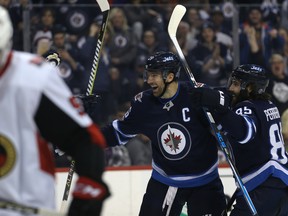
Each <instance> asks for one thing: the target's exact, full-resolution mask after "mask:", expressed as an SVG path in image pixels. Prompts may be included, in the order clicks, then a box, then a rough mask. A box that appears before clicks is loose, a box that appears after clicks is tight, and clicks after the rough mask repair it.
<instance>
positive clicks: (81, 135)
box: [0, 6, 109, 216]
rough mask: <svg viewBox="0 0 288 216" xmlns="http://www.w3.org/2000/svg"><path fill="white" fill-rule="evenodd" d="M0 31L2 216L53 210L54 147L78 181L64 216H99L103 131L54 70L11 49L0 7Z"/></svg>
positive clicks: (103, 186)
mask: <svg viewBox="0 0 288 216" xmlns="http://www.w3.org/2000/svg"><path fill="white" fill-rule="evenodd" d="M0 29H1V34H0V89H1V95H0V109H1V112H0V119H1V122H0V149H1V150H0V158H1V163H0V170H1V178H0V191H1V193H0V200H1V203H2V204H3V203H6V204H8V207H7V208H0V215H6V216H12V215H14V216H15V215H36V213H35V212H33V211H32V210H31V209H30V208H29V207H31V208H36V209H38V208H39V209H43V208H45V209H48V210H50V211H56V202H55V201H56V200H55V170H54V169H55V167H54V162H53V158H52V153H51V151H50V148H49V145H48V143H53V144H55V145H57V146H58V147H59V148H60V149H61V150H63V151H64V152H66V153H67V154H68V155H70V156H71V157H72V158H73V159H74V160H75V162H76V165H75V170H76V172H77V174H78V176H79V178H78V180H77V182H76V184H75V187H74V192H73V200H72V202H71V205H70V208H69V213H68V216H75V215H95V216H96V215H97V216H99V215H100V213H101V209H102V204H103V201H104V200H105V199H106V198H107V197H108V196H109V190H108V187H107V186H106V184H105V183H104V182H103V179H102V174H103V171H104V165H105V164H104V151H103V148H104V147H105V146H106V141H105V139H104V137H103V135H102V134H101V131H100V130H99V128H98V127H97V126H96V125H95V124H93V122H92V120H91V119H90V118H89V116H88V115H87V114H86V113H85V112H84V110H83V106H82V105H81V103H79V101H78V100H77V99H76V98H74V97H73V95H72V93H71V91H69V88H68V87H67V85H65V83H64V82H63V80H62V79H61V78H60V77H59V76H58V75H57V68H56V67H53V66H51V65H50V64H48V63H46V62H44V61H43V58H41V57H40V56H37V55H35V54H31V53H25V52H18V51H14V50H11V47H12V41H11V39H12V34H13V29H12V24H11V21H10V19H9V15H8V12H7V10H6V9H4V8H3V7H2V6H0ZM87 189H88V190H90V192H91V191H96V193H87ZM9 203H10V204H9ZM9 206H10V208H9ZM25 207H27V208H25ZM23 208H24V209H25V210H26V211H25V210H24V212H21V210H23ZM27 212H28V213H27ZM51 215H52V213H51Z"/></svg>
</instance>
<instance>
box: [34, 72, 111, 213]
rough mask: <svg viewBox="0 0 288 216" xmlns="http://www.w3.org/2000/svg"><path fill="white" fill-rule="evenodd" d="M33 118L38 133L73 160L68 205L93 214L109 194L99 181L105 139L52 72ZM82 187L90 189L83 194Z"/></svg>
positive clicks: (100, 180)
mask: <svg viewBox="0 0 288 216" xmlns="http://www.w3.org/2000/svg"><path fill="white" fill-rule="evenodd" d="M78 100H79V99H78ZM34 119H35V122H36V125H37V127H38V130H39V132H40V134H41V136H42V137H43V138H45V139H46V140H47V141H49V142H51V143H53V144H55V145H57V146H58V147H59V148H60V149H61V150H63V151H64V152H66V153H67V154H68V155H70V156H71V157H72V158H73V160H75V162H76V163H75V171H76V172H77V173H78V175H79V178H78V181H77V183H76V186H75V190H74V193H73V195H74V199H73V203H72V205H71V206H72V207H73V209H75V208H76V209H77V212H81V214H82V215H85V214H86V213H87V214H90V215H92V214H96V212H98V211H99V208H100V207H101V203H102V201H103V200H104V199H105V198H106V197H107V196H109V191H108V188H107V186H106V184H105V183H104V182H103V181H102V173H103V171H104V168H105V160H104V151H103V148H104V147H105V146H106V143H105V139H104V137H103V135H102V133H101V131H100V129H99V128H98V127H97V126H96V125H95V124H93V123H92V120H91V119H90V118H89V116H88V115H87V114H86V113H85V112H84V109H83V107H82V105H81V103H77V99H76V98H74V97H72V94H71V92H70V90H69V88H68V87H67V86H66V84H65V83H64V81H63V80H62V79H61V78H60V77H59V76H58V74H57V73H53V71H52V72H51V76H49V77H48V78H47V82H46V85H45V87H44V88H43V92H42V94H41V95H40V102H39V105H38V107H37V110H35V116H34ZM85 188H90V189H91V190H90V192H91V193H86V192H85ZM92 189H93V190H92ZM93 191H94V192H95V191H97V193H92V192H93ZM74 207H75V208H74Z"/></svg>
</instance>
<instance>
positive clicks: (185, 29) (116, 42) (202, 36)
mask: <svg viewBox="0 0 288 216" xmlns="http://www.w3.org/2000/svg"><path fill="white" fill-rule="evenodd" d="M109 2H110V4H111V11H110V16H109V21H108V25H107V29H106V34H105V39H104V45H103V48H102V52H101V59H100V63H99V66H98V70H97V74H96V80H95V84H94V90H93V93H94V94H98V95H100V97H101V100H100V103H97V104H96V106H95V115H94V116H93V118H94V120H95V121H96V122H98V123H99V124H100V125H105V124H107V123H108V122H109V121H111V120H113V118H115V115H116V114H117V112H120V111H121V109H123V105H125V104H127V103H128V102H129V101H130V100H131V98H132V97H133V96H134V95H135V94H137V93H138V92H140V91H142V90H145V89H146V86H145V83H143V79H142V73H143V71H144V70H145V68H144V65H145V61H146V59H147V57H148V56H149V55H151V54H153V53H155V52H157V51H168V50H170V51H174V52H175V48H174V47H173V44H172V43H171V41H170V39H169V36H168V33H167V25H168V22H169V19H170V15H171V12H172V10H173V8H174V6H175V4H176V3H182V4H184V5H185V6H186V7H187V12H186V15H185V16H184V18H183V20H182V21H181V23H180V25H179V28H178V31H177V38H178V41H179V44H180V46H181V48H182V50H183V53H184V55H185V57H186V59H187V62H188V64H189V66H190V67H191V69H192V70H193V73H194V76H195V78H196V80H197V81H199V82H204V83H207V84H209V85H211V86H220V85H223V84H224V83H226V79H227V77H228V75H229V72H231V70H232V69H233V61H234V60H235V58H236V57H237V56H236V55H235V53H234V50H233V48H234V47H235V44H234V42H233V36H235V35H234V34H235V32H233V14H234V13H233V4H232V3H231V2H232V1H231V2H230V1H224V0H222V1H221V0H218V1H209V0H201V1H193V4H188V3H187V2H188V1H168V0H158V1H152V0H144V1H143V0H132V1H128V0H110V1H109ZM233 2H234V3H236V5H237V6H238V7H237V8H238V9H239V13H238V14H239V23H238V24H239V29H238V30H237V31H238V32H237V34H238V35H239V51H240V53H239V63H240V64H247V63H253V64H259V65H262V66H264V67H265V68H266V69H267V70H269V71H270V72H271V73H270V74H271V81H270V85H269V88H268V89H269V93H271V95H272V97H273V101H274V102H275V103H276V105H277V106H278V108H279V110H280V112H281V114H283V113H284V112H285V111H287V108H288V78H287V75H288V0H258V1H253V5H252V4H251V2H250V1H249V0H247V1H244V0H242V1H233ZM242 4H243V5H242ZM0 5H2V6H4V7H6V8H8V10H9V12H10V16H11V19H12V22H13V26H14V31H15V33H14V38H13V46H14V49H16V50H25V43H23V35H25V32H26V35H27V31H28V33H29V34H28V35H30V42H31V47H30V49H31V50H30V51H31V52H33V53H38V54H39V55H42V56H45V55H47V54H49V53H51V52H57V53H58V54H59V56H60V58H61V64H60V66H59V67H60V72H61V74H60V75H61V76H62V77H63V79H64V80H65V81H66V82H67V84H68V85H69V87H70V88H71V90H72V91H73V93H74V94H85V92H86V88H87V85H88V79H89V76H90V71H91V67H92V62H93V57H94V52H95V46H96V43H97V37H98V33H99V30H100V27H101V22H102V15H101V11H100V9H99V7H98V6H97V4H96V2H95V0H81V1H79V0H78V1H77V0H49V1H48V0H0ZM27 11H28V12H29V25H28V27H29V29H27V26H25V20H24V19H23V15H25V14H24V13H25V12H27ZM24 17H25V16H24ZM26 21H27V20H26ZM234 24H235V23H234ZM26 25H27V23H26ZM26 51H27V50H26ZM181 79H183V80H185V79H187V78H186V77H185V73H182V75H181ZM287 121H288V120H287ZM285 123H286V122H285ZM284 125H287V123H286V124H284V122H283V132H284V131H287V132H286V133H287V134H284V138H286V140H288V129H287V128H284V127H285V126H284ZM137 139H138V140H136V141H139V140H140V141H141V142H142V144H143V143H145V144H146V143H147V142H149V141H147V140H145V138H143V137H140V138H139V137H138V138H137ZM287 145H288V141H287ZM149 157H150V156H149ZM130 164H131V161H130Z"/></svg>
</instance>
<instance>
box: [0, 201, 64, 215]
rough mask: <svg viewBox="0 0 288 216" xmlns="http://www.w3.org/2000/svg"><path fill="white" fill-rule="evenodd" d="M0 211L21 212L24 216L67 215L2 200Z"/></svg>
mask: <svg viewBox="0 0 288 216" xmlns="http://www.w3.org/2000/svg"><path fill="white" fill-rule="evenodd" d="M0 209H6V210H7V211H8V210H9V211H15V212H19V213H21V214H23V215H32V214H33V215H39V216H64V215H65V214H62V213H59V212H56V211H52V210H48V209H41V208H36V207H29V206H25V205H21V204H18V203H14V202H8V201H3V200H0Z"/></svg>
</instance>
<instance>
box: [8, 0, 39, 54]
mask: <svg viewBox="0 0 288 216" xmlns="http://www.w3.org/2000/svg"><path fill="white" fill-rule="evenodd" d="M29 3H30V1H29V0H20V1H19V2H18V3H16V4H12V5H11V7H10V8H9V14H10V18H11V21H12V24H13V29H14V34H13V49H14V50H19V51H23V50H24V47H23V11H24V9H27V8H29V11H30V16H31V17H33V16H34V13H33V11H32V8H31V6H30V5H29ZM31 20H32V18H31Z"/></svg>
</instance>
